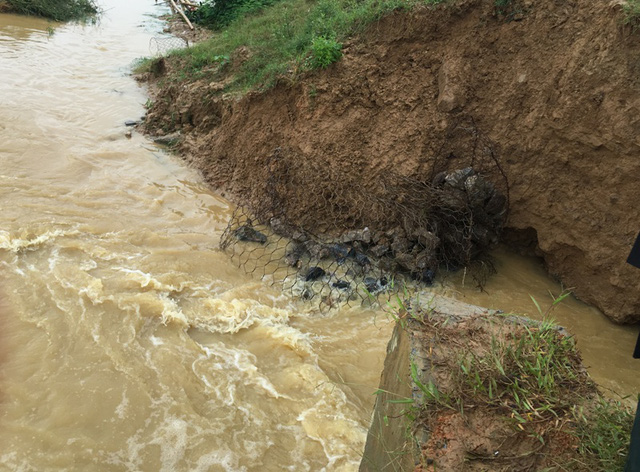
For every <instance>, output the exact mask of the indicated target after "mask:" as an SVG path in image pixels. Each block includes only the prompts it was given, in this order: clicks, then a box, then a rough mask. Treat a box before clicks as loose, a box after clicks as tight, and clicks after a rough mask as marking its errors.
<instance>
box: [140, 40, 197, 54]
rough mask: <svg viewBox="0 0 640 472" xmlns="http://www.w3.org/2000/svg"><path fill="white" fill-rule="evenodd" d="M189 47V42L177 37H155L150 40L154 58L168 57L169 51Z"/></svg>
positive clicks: (150, 49) (150, 50)
mask: <svg viewBox="0 0 640 472" xmlns="http://www.w3.org/2000/svg"><path fill="white" fill-rule="evenodd" d="M187 47H189V41H187V40H186V39H183V38H178V37H176V36H155V37H153V38H151V39H150V40H149V52H151V54H152V55H153V56H156V57H159V56H166V55H167V53H169V51H173V50H175V49H184V48H187Z"/></svg>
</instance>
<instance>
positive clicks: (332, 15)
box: [174, 0, 443, 90]
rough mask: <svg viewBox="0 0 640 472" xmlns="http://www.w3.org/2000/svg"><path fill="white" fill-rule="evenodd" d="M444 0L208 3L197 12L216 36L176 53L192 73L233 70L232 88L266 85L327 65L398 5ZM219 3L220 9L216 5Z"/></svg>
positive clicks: (220, 72) (440, 0) (398, 7)
mask: <svg viewBox="0 0 640 472" xmlns="http://www.w3.org/2000/svg"><path fill="white" fill-rule="evenodd" d="M442 1H443V0H318V1H313V2H310V1H309V0H232V1H228V2H226V3H218V2H215V4H213V6H212V5H211V4H209V3H205V5H204V6H203V7H202V8H201V9H200V10H199V11H198V12H196V13H195V14H194V15H195V16H194V17H195V18H196V19H197V18H198V15H200V18H201V20H202V21H205V20H206V23H207V24H209V25H212V26H214V28H216V29H217V30H218V32H217V33H216V34H214V36H213V37H212V38H210V39H209V40H207V41H204V42H202V43H199V44H196V45H195V46H194V47H192V48H188V49H184V50H181V51H178V52H175V53H174V55H175V56H178V57H180V58H181V59H182V61H184V62H183V64H182V65H181V69H182V70H183V71H184V72H185V73H186V74H188V75H190V76H193V77H199V76H202V75H204V74H213V75H215V74H216V73H218V74H224V73H225V72H226V69H227V68H228V67H231V68H232V69H233V74H234V79H233V80H234V83H233V86H234V88H236V89H237V88H239V89H243V90H247V89H253V88H257V89H266V88H269V87H271V86H273V85H274V84H275V83H276V81H277V80H278V79H280V78H283V77H286V78H289V79H295V78H296V77H297V76H298V75H299V74H300V73H302V72H304V71H307V70H311V69H315V68H325V67H328V66H329V65H330V64H332V63H333V62H335V61H337V60H338V59H340V57H341V49H342V45H343V43H344V41H345V40H346V39H347V38H349V37H350V36H352V35H354V34H357V33H358V32H361V31H363V29H364V28H365V27H366V26H367V25H369V24H370V23H371V22H373V21H376V20H378V19H380V18H381V17H382V16H383V15H385V14H386V13H388V12H390V11H393V10H397V9H411V8H413V7H415V6H417V5H435V4H437V3H440V2H442ZM216 4H217V5H218V7H217V10H216V6H215V5H216Z"/></svg>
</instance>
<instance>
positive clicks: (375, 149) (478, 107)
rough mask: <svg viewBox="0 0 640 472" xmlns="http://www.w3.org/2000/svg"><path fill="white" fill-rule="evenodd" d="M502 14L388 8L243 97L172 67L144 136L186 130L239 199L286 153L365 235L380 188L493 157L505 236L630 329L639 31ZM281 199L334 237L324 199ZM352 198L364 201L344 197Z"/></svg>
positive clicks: (595, 5) (197, 152)
mask: <svg viewBox="0 0 640 472" xmlns="http://www.w3.org/2000/svg"><path fill="white" fill-rule="evenodd" d="M503 3H505V5H507V7H508V8H507V7H505V10H504V11H498V9H497V8H496V4H495V2H493V1H489V0H468V1H462V2H456V3H454V4H449V3H447V4H445V5H441V6H439V7H437V8H429V9H418V10H416V11H413V12H410V13H406V12H396V13H392V14H390V15H389V16H388V17H386V18H383V19H382V20H380V21H379V22H378V23H377V24H375V25H374V26H372V27H371V28H370V29H369V30H368V31H367V32H366V33H364V34H363V35H362V36H361V37H360V38H358V39H357V40H354V41H351V42H350V43H348V44H347V45H346V46H345V47H344V49H343V51H342V53H343V58H342V59H341V60H340V61H339V62H338V63H336V64H335V65H333V66H331V67H330V68H329V69H327V70H326V71H324V72H319V73H314V74H309V75H307V76H304V77H296V78H295V80H294V81H282V82H281V83H280V84H278V85H277V86H276V87H275V88H274V89H272V90H269V91H267V92H265V93H249V94H247V95H245V96H243V97H237V96H233V95H229V94H226V93H225V84H227V83H228V77H226V76H225V75H224V71H223V70H222V69H220V70H211V71H208V72H207V71H205V72H206V73H205V74H204V77H203V78H200V79H197V80H195V79H194V80H192V81H190V82H183V81H178V80H174V79H175V78H176V77H179V75H180V73H181V69H180V62H179V59H173V58H171V59H170V60H167V67H166V70H165V71H164V73H163V75H161V76H160V77H158V78H156V79H155V80H157V82H156V83H157V84H161V85H160V88H159V89H158V90H157V94H158V95H157V97H156V99H155V100H154V104H153V106H152V107H151V108H150V110H149V113H148V116H147V120H146V124H145V126H146V127H147V129H148V130H149V131H150V132H151V133H152V134H156V135H167V134H170V133H174V132H179V133H180V141H179V144H178V145H177V147H176V149H177V150H178V151H179V152H180V153H182V155H184V156H185V159H186V160H187V161H188V162H190V163H191V164H192V165H193V166H194V167H196V168H198V169H199V170H200V171H201V172H202V174H203V175H204V177H205V179H206V180H207V181H208V182H209V183H210V184H211V185H212V186H213V187H214V188H217V189H219V190H222V191H225V192H228V195H229V196H231V197H232V198H233V199H234V200H235V201H236V202H239V203H242V204H246V203H249V204H256V203H259V202H260V201H261V200H263V199H265V198H267V193H266V189H267V188H268V186H267V185H265V182H268V180H269V178H270V177H271V175H272V170H271V169H270V167H269V166H270V162H271V161H270V156H272V155H273V154H274V153H275V152H276V150H278V149H280V150H281V152H282V153H284V154H285V155H287V156H289V158H288V163H290V164H291V165H292V166H293V167H292V169H295V166H298V167H305V168H306V169H307V170H308V172H307V173H306V174H304V175H307V176H309V179H311V178H313V177H315V178H316V179H317V180H320V179H322V182H323V185H324V188H323V189H322V191H321V195H322V196H323V197H324V198H325V200H326V201H327V203H328V204H329V205H330V206H333V207H334V208H340V210H341V211H340V214H341V216H342V222H343V223H344V226H343V229H346V228H352V229H353V228H356V229H362V228H364V227H365V226H369V225H370V226H373V224H372V223H371V224H370V222H369V221H368V217H369V213H370V208H371V207H372V206H375V205H376V197H377V196H379V195H383V194H384V193H385V188H384V184H383V183H384V182H386V181H387V179H385V177H386V176H389V175H399V176H404V177H407V178H409V179H414V180H417V181H427V182H431V181H432V178H433V177H435V175H436V174H437V173H439V172H441V171H446V170H451V169H463V168H465V167H469V166H472V164H471V162H470V161H471V160H473V155H474V152H476V153H477V152H480V153H482V154H489V153H491V152H495V153H496V154H497V155H499V156H501V160H500V170H501V171H502V172H503V173H504V177H506V181H507V182H508V184H509V189H508V192H506V193H505V195H508V196H509V208H510V213H509V219H508V221H507V223H506V226H507V227H508V228H509V229H512V230H517V231H529V230H532V231H533V232H534V233H535V235H536V236H537V247H536V248H535V252H536V253H538V254H540V255H542V256H543V257H544V259H545V262H546V265H547V267H548V270H549V272H550V273H551V274H552V275H555V276H557V277H559V278H560V279H561V280H562V282H563V283H564V284H565V286H568V287H574V288H575V289H574V293H575V294H576V295H577V296H578V297H580V298H581V299H583V300H584V301H586V302H588V303H592V304H594V305H595V306H597V307H598V308H600V309H601V310H602V311H603V312H604V313H605V314H606V315H607V316H609V317H610V318H611V319H613V320H615V321H617V322H620V323H630V322H637V321H640V278H639V277H638V275H637V270H635V269H634V268H632V267H630V266H628V265H627V264H625V260H626V257H627V255H628V252H629V250H630V247H631V244H632V243H633V241H634V240H635V237H636V235H637V232H638V230H639V229H640V206H638V201H640V187H639V186H638V185H637V177H636V176H637V175H640V159H639V158H638V156H639V155H640V141H639V140H638V139H637V137H638V136H640V118H639V117H640V113H638V110H640V80H639V79H638V77H640V69H639V66H638V64H640V60H639V59H640V42H639V41H638V39H637V34H636V33H632V32H631V30H630V29H628V28H624V27H622V26H621V14H620V8H621V7H620V5H619V4H617V3H616V2H608V1H606V0H602V1H597V2H593V1H589V0H571V1H569V2H556V1H554V0H541V1H539V2H528V1H526V0H525V1H523V2H503ZM512 7H513V8H512ZM515 7H518V8H517V9H516V8H515ZM520 7H522V8H520ZM226 70H233V64H230V65H229V66H227V67H226ZM207 74H208V75H207ZM473 130H478V132H474V131H473ZM487 143H492V144H491V146H487ZM472 167H474V168H475V166H472ZM288 171H289V170H288V169H281V170H278V172H288ZM299 175H300V174H299ZM483 175H484V176H485V177H487V178H488V180H489V181H490V182H492V183H494V184H498V183H499V182H500V178H501V176H499V178H493V177H491V176H486V175H485V174H483ZM425 176H429V178H425ZM303 182H308V180H306V181H303ZM290 189H291V191H290V193H289V194H287V195H286V202H287V205H288V206H287V208H288V212H289V213H288V215H289V219H290V220H291V221H296V218H298V217H299V218H300V219H301V221H304V220H307V221H308V220H310V219H313V220H314V221H315V222H317V225H318V227H322V226H323V225H324V226H331V224H332V223H333V221H332V220H328V219H326V218H325V217H326V216H327V214H326V213H324V212H323V211H321V210H317V211H316V210H313V211H311V210H310V208H311V207H310V206H309V198H314V199H315V198H317V196H318V190H317V189H315V188H314V189H313V191H310V189H308V188H306V187H305V185H299V186H297V187H296V186H292V187H290ZM354 194H360V195H362V196H363V197H362V198H361V199H360V200H357V199H353V198H348V197H343V195H354ZM364 196H366V197H364ZM356 202H359V203H358V204H356ZM330 214H331V215H333V214H336V212H335V211H332V212H331V213H330Z"/></svg>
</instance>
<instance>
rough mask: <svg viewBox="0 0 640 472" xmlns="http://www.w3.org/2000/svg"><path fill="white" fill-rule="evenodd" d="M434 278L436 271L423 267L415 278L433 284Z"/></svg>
mask: <svg viewBox="0 0 640 472" xmlns="http://www.w3.org/2000/svg"><path fill="white" fill-rule="evenodd" d="M435 278H436V273H435V271H434V270H432V269H425V270H423V271H422V272H420V273H418V274H417V276H416V279H417V280H419V281H420V282H422V283H424V284H426V285H433V281H434V279H435Z"/></svg>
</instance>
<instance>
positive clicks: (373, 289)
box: [362, 277, 389, 295]
mask: <svg viewBox="0 0 640 472" xmlns="http://www.w3.org/2000/svg"><path fill="white" fill-rule="evenodd" d="M362 283H364V286H365V288H366V289H367V291H368V292H369V293H370V294H372V295H375V294H376V293H378V292H381V291H382V290H384V288H385V287H386V286H387V284H388V283H389V282H388V281H387V278H386V277H382V278H381V279H380V280H378V279H375V278H373V277H365V278H364V280H363V281H362Z"/></svg>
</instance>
